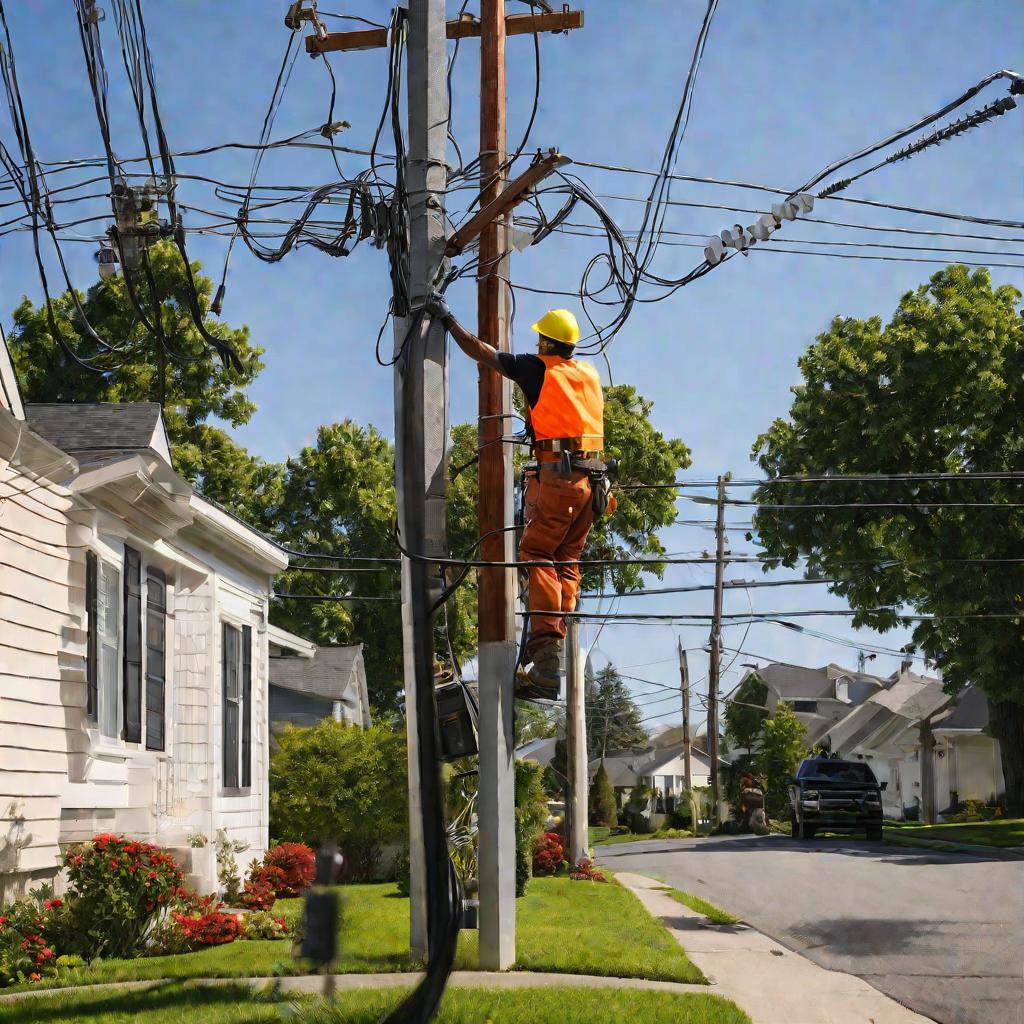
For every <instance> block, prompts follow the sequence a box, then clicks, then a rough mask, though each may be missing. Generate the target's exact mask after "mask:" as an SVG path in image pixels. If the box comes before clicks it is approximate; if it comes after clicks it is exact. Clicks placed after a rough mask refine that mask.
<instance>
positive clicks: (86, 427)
mask: <svg viewBox="0 0 1024 1024" xmlns="http://www.w3.org/2000/svg"><path fill="white" fill-rule="evenodd" d="M25 416H26V418H27V420H28V424H29V426H30V427H31V428H32V429H33V430H34V431H35V432H36V433H37V434H39V435H40V436H41V437H44V438H45V439H46V440H47V441H49V442H50V444H52V445H55V446H56V447H57V448H60V449H61V451H65V452H67V453H68V454H69V455H74V456H75V457H76V458H77V459H78V461H79V464H86V463H96V462H101V461H108V460H109V459H110V458H112V457H113V456H115V455H117V454H120V453H124V452H142V451H151V452H154V453H155V454H157V455H159V456H160V457H161V458H162V459H163V460H164V462H166V463H167V464H168V465H170V462H171V448H170V444H169V443H168V440H167V431H166V430H165V429H164V420H163V416H162V414H161V410H160V405H159V404H158V403H157V402H94V403H88V402H63V403H47V404H30V405H27V406H25Z"/></svg>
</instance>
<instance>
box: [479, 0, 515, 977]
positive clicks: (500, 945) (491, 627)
mask: <svg viewBox="0 0 1024 1024" xmlns="http://www.w3.org/2000/svg"><path fill="white" fill-rule="evenodd" d="M504 163H505V0H481V3H480V180H481V186H482V187H481V190H480V208H481V209H483V208H484V207H485V206H486V205H487V204H488V203H490V202H492V201H493V200H494V199H495V198H496V197H497V196H498V194H499V193H500V192H501V189H502V186H503V185H504V182H505V167H504ZM506 225H507V218H506V217H500V218H498V219H496V220H494V221H493V222H491V223H490V224H488V225H486V226H485V227H484V229H483V231H482V232H481V235H480V270H479V273H478V283H477V287H478V295H477V316H478V331H477V333H478V334H479V336H480V337H481V338H482V339H483V340H484V341H487V342H489V343H490V344H492V345H493V346H494V347H495V348H496V349H498V351H499V352H507V351H508V349H509V343H508V292H507V288H506V285H505V281H506V280H507V279H508V276H509V270H508V256H507V255H506V248H507V246H506V236H507V227H506ZM479 399H480V432H479V437H480V464H479V465H480V469H479V473H480V536H481V538H482V543H481V545H480V552H481V557H482V558H483V559H485V560H489V561H495V562H510V561H512V560H513V558H514V552H513V549H512V532H511V531H509V530H507V529H506V527H507V526H509V525H511V523H512V522H513V517H512V453H511V449H510V448H509V446H508V445H506V444H503V443H502V441H501V438H502V436H503V435H504V434H506V433H507V432H508V427H509V413H510V411H511V405H512V403H511V384H510V382H509V381H508V380H507V379H506V378H504V377H502V376H501V375H500V374H498V373H496V372H495V371H493V370H490V369H488V368H487V367H484V366H481V367H480V395H479ZM514 582H515V577H514V575H513V572H512V570H511V569H481V570H480V575H479V597H478V601H479V607H478V627H479V638H480V651H479V660H478V666H479V668H478V672H479V688H480V727H479V731H480V784H479V796H478V801H479V802H478V814H479V822H480V830H479V843H480V854H479V856H480V966H481V967H482V968H483V969H484V970H490V971H503V970H507V969H508V968H509V967H511V966H512V964H513V962H514V961H515V955H516V921H515V914H516V908H515V900H516V886H515V865H516V840H515V764H514V756H515V739H514V733H513V697H512V692H513V686H514V683H515V678H514V677H515V669H516V656H517V650H516V641H515V616H514V611H515V589H514Z"/></svg>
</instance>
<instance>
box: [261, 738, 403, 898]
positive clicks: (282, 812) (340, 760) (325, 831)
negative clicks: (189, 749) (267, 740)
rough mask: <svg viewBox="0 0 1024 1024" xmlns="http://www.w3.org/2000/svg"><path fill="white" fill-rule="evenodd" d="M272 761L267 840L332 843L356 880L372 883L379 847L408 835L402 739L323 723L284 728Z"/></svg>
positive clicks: (379, 853) (378, 862) (380, 852)
mask: <svg viewBox="0 0 1024 1024" xmlns="http://www.w3.org/2000/svg"><path fill="white" fill-rule="evenodd" d="M277 739H278V744H279V747H278V750H277V751H275V753H274V754H273V756H272V757H271V759H270V834H271V836H272V837H273V838H275V839H279V840H287V841H290V842H300V843H308V844H309V845H310V846H314V847H315V846H316V845H317V844H318V843H321V842H327V841H334V842H336V843H337V844H338V848H339V849H340V850H341V852H342V853H343V854H344V856H345V860H346V863H347V865H348V867H349V870H350V871H351V872H352V877H353V878H354V879H356V880H357V881H362V880H368V879H371V878H373V877H376V876H377V875H378V873H379V871H380V869H381V864H380V858H381V854H382V851H383V848H384V847H385V846H386V845H388V844H390V843H396V842H400V841H401V840H403V839H404V838H405V837H406V836H407V834H408V819H407V813H408V812H407V806H408V804H407V800H408V797H407V791H406V777H405V771H406V764H405V734H404V733H403V732H400V731H393V730H391V729H384V728H381V727H380V726H374V727H373V728H371V729H366V730H363V729H358V728H356V727H355V726H352V725H346V724H345V723H343V722H335V721H333V720H331V719H327V720H325V721H323V722H321V723H320V724H319V725H317V726H315V727H314V728H312V729H302V728H297V727H295V726H288V727H287V728H285V729H284V730H283V731H282V732H281V733H280V734H279V735H278V737H277Z"/></svg>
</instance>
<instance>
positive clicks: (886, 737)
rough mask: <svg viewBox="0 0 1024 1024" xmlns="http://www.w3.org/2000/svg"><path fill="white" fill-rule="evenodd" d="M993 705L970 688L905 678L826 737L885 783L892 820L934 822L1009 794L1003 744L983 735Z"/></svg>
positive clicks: (930, 679)
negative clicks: (968, 804)
mask: <svg viewBox="0 0 1024 1024" xmlns="http://www.w3.org/2000/svg"><path fill="white" fill-rule="evenodd" d="M987 724H988V701H987V700H986V698H985V695H984V694H983V693H981V692H980V691H979V690H977V689H975V688H973V687H969V688H967V689H966V690H964V691H963V692H962V693H961V694H959V695H958V696H957V697H952V696H950V695H949V694H948V693H946V692H945V690H944V689H943V686H942V680H941V679H936V678H933V677H930V676H919V675H916V674H915V673H912V672H907V671H905V672H903V673H902V674H901V675H900V676H899V677H898V678H897V679H896V680H895V681H894V682H893V683H892V685H891V686H890V687H889V688H888V689H886V690H883V691H881V692H879V693H877V694H875V695H874V696H872V697H871V698H869V699H868V700H867V701H865V702H864V703H863V704H861V705H860V706H859V707H857V708H854V709H853V710H852V711H851V712H850V713H849V715H847V717H846V718H844V719H843V720H842V721H840V722H838V723H836V725H834V726H833V727H832V728H831V729H830V730H829V731H828V733H827V734H826V737H825V738H826V740H827V742H828V743H829V744H831V749H832V750H833V751H834V752H838V753H841V754H842V755H843V756H844V757H853V758H857V759H860V760H864V761H867V762H868V763H869V764H870V765H871V768H872V771H873V772H874V774H875V776H876V777H877V778H878V779H879V781H884V782H886V783H887V784H888V785H887V788H886V790H885V792H884V793H883V794H882V804H883V809H884V811H885V814H886V815H887V816H888V817H894V818H903V817H905V816H910V817H914V818H919V819H921V820H925V821H934V820H935V819H936V817H937V815H938V814H940V813H941V812H942V811H943V810H944V809H945V808H947V807H949V806H951V805H953V804H955V803H956V802H957V801H958V800H977V801H980V802H982V803H984V802H986V801H989V800H993V799H995V798H996V797H997V796H998V795H999V794H1000V793H1002V792H1003V789H1004V784H1003V775H1002V764H1001V761H1000V756H999V743H998V742H997V741H996V740H994V739H992V738H991V737H990V736H988V735H986V734H985V732H984V731H983V730H984V728H985V726H986V725H987Z"/></svg>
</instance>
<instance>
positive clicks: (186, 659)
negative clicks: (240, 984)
mask: <svg viewBox="0 0 1024 1024" xmlns="http://www.w3.org/2000/svg"><path fill="white" fill-rule="evenodd" d="M2 348H3V346H0V349H2ZM0 356H2V357H3V359H2V361H0V378H2V380H3V383H4V388H3V391H2V392H0V401H2V402H3V406H2V407H0V798H2V812H3V817H2V819H0V829H2V831H0V886H2V887H3V889H4V890H6V891H7V892H8V893H9V892H11V891H17V890H18V889H20V888H23V887H24V886H25V885H26V884H31V883H33V882H35V881H41V880H44V879H50V878H53V877H54V876H55V874H56V873H57V870H58V862H59V857H60V852H61V848H62V847H64V846H65V845H66V844H69V843H72V842H75V841H77V840H82V839H87V838H90V837H91V836H93V835H94V834H96V833H97V832H100V831H112V832H123V833H126V834H130V835H133V836H135V837H138V838H145V839H148V840H151V841H154V842H157V843H159V844H161V845H163V846H165V847H168V848H170V849H172V850H174V851H175V853H176V855H177V856H178V858H179V861H180V862H182V863H183V865H184V866H185V867H186V870H188V871H190V873H191V876H192V878H191V881H192V884H193V885H196V886H197V887H199V888H201V889H204V890H207V891H209V890H212V889H213V888H214V887H215V884H216V865H215V859H214V849H213V843H212V842H210V840H212V839H213V838H214V837H215V836H216V833H217V832H218V830H220V829H225V830H226V831H227V833H228V835H229V836H230V837H231V838H232V839H234V840H237V841H239V842H241V843H243V844H245V845H246V846H247V847H248V852H246V853H244V854H242V855H241V856H240V858H239V859H240V860H242V861H247V860H248V859H249V858H250V857H252V856H260V855H261V854H262V852H263V850H264V849H265V848H266V846H267V842H268V781H267V779H268V758H269V728H268V725H269V713H268V675H269V673H268V632H267V630H268V627H267V605H268V601H269V597H270V593H271V581H272V578H273V576H274V575H275V574H276V573H278V572H280V571H281V570H282V569H284V568H285V566H286V565H287V557H286V555H285V554H284V552H283V551H281V549H280V548H278V547H277V546H276V545H274V544H273V543H271V542H270V541H269V540H267V539H266V538H265V537H264V536H262V535H261V534H260V533H258V532H257V531H256V530H254V529H252V528H251V527H249V526H247V525H246V524H244V523H243V522H241V521H240V520H238V519H237V518H235V517H234V516H232V515H231V514H230V513H228V512H226V511H225V510H223V509H222V508H220V507H218V506H217V505H215V504H213V503H212V502H210V501H208V500H206V499H204V498H203V497H201V496H200V495H199V494H198V493H196V492H195V491H194V490H193V489H192V488H191V486H190V485H189V484H188V483H187V482H186V481H185V480H183V479H182V478H181V477H179V476H178V475H177V474H176V473H175V472H174V471H173V469H172V468H171V465H170V453H169V449H168V445H167V438H166V434H165V432H164V428H163V422H162V418H161V416H160V410H159V407H158V406H156V405H150V404H131V405H44V406H28V407H27V408H24V409H23V408H22V407H21V403H20V401H19V400H18V398H17V392H16V389H15V387H14V381H13V374H12V373H11V370H10V365H9V362H8V361H7V359H6V352H5V351H2V352H0ZM275 640H276V643H277V645H278V648H279V649H282V648H285V647H287V646H288V645H289V644H292V645H294V647H295V648H300V647H302V645H304V644H305V643H306V642H305V641H302V640H300V639H299V638H297V637H290V636H289V635H288V634H285V633H284V632H283V631H278V633H277V635H276V637H275ZM200 837H202V838H203V839H205V840H206V841H207V845H206V846H205V847H202V848H192V845H191V844H190V840H191V843H193V844H194V843H198V842H200ZM243 866H244V864H243Z"/></svg>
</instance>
